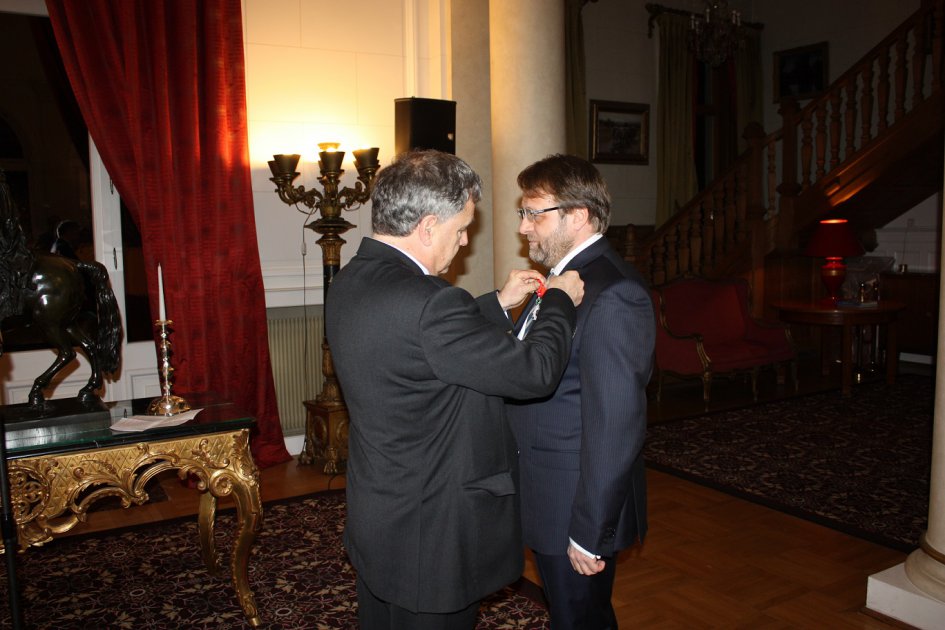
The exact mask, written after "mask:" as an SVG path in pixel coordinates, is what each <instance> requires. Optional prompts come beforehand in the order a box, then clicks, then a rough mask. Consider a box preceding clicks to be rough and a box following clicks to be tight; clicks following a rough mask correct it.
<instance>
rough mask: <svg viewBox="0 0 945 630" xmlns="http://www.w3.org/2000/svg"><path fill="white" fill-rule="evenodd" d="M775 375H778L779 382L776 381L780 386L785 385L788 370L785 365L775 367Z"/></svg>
mask: <svg viewBox="0 0 945 630" xmlns="http://www.w3.org/2000/svg"><path fill="white" fill-rule="evenodd" d="M774 371H775V374H777V380H776V381H775V382H776V383H777V384H778V385H784V383H786V382H787V381H786V379H787V370H786V369H785V365H784V364H783V363H778V364H777V365H775V366H774Z"/></svg>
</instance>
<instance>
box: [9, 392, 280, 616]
mask: <svg viewBox="0 0 945 630" xmlns="http://www.w3.org/2000/svg"><path fill="white" fill-rule="evenodd" d="M187 399H188V401H189V402H191V404H192V406H193V407H194V408H202V409H203V411H201V412H200V413H199V414H198V415H197V417H196V418H194V419H193V420H190V421H188V422H187V423H185V424H182V425H179V426H176V427H164V428H158V429H149V430H148V431H144V432H136V433H123V432H117V431H113V430H111V429H109V427H110V426H111V424H112V423H113V422H114V420H116V419H117V418H120V417H121V416H122V415H137V414H141V413H143V412H144V409H146V407H147V404H148V402H149V401H148V400H135V401H126V402H122V403H109V404H108V405H107V406H106V407H105V408H104V409H103V410H101V411H99V412H97V413H90V414H84V415H77V416H73V417H71V418H69V419H68V420H67V421H66V423H64V424H56V423H55V422H52V421H49V422H35V421H32V420H30V419H29V418H24V419H23V421H22V422H17V419H18V418H17V417H16V416H17V415H27V413H26V411H25V406H23V405H10V406H7V407H4V408H2V415H3V416H4V418H3V420H4V421H5V422H6V425H7V442H6V444H7V454H8V460H9V461H8V465H9V480H10V495H11V502H12V504H13V512H14V516H15V519H16V525H17V539H18V545H19V548H20V551H25V550H26V549H28V548H29V547H31V546H38V545H43V544H45V543H47V542H49V541H51V540H52V539H53V537H54V536H55V535H56V534H62V533H64V532H67V531H69V530H70V529H72V528H73V527H75V526H76V525H77V524H78V523H80V522H83V521H85V519H86V515H87V513H88V509H89V507H90V506H91V505H92V504H93V503H94V502H95V501H97V500H99V499H102V498H104V497H109V496H113V497H119V498H120V499H121V503H122V506H123V507H129V506H131V505H132V504H134V505H140V504H142V503H145V502H146V501H147V500H148V495H147V492H145V489H144V488H145V485H146V484H147V483H148V481H150V480H151V479H152V478H153V477H154V476H155V475H158V474H159V473H162V472H164V471H166V470H174V471H176V472H177V475H178V476H179V477H180V478H181V479H184V478H188V477H190V478H192V479H196V480H197V481H196V487H197V490H198V491H200V492H202V493H203V494H202V495H201V497H200V507H199V513H198V517H197V524H198V530H199V537H200V547H201V557H202V559H203V562H204V564H205V565H206V566H207V569H208V571H209V572H210V574H211V575H213V576H214V577H223V576H224V571H223V568H222V566H221V564H220V561H219V559H218V557H217V553H216V547H215V545H214V536H213V527H214V520H215V516H216V504H217V499H218V498H220V497H232V498H233V499H234V501H235V503H236V515H237V523H238V527H239V531H238V534H237V536H236V543H235V547H234V549H233V553H232V555H231V560H230V574H231V579H232V582H233V587H234V588H235V590H236V594H237V597H238V598H239V603H240V606H241V608H242V609H243V613H244V614H245V615H246V618H247V619H248V621H249V623H250V624H251V625H252V626H258V625H259V624H260V618H259V613H258V610H257V608H256V602H255V599H254V598H253V594H252V591H251V590H250V586H249V578H248V572H247V571H248V567H247V562H248V560H249V552H250V547H251V546H252V543H253V541H254V540H255V538H256V534H257V533H258V532H259V530H260V528H261V527H262V503H261V502H260V499H259V472H258V470H257V468H256V464H255V463H254V462H253V459H252V456H251V454H250V449H249V430H250V427H251V426H252V425H253V423H254V422H255V420H254V419H253V418H252V417H251V416H249V415H247V414H245V413H243V412H241V411H239V410H238V409H237V408H236V407H235V406H234V405H232V404H229V403H220V402H214V401H213V400H212V399H209V398H205V397H200V396H188V397H187ZM43 425H45V426H43ZM0 546H2V543H0Z"/></svg>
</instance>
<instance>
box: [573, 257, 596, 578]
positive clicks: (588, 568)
mask: <svg viewBox="0 0 945 630" xmlns="http://www.w3.org/2000/svg"><path fill="white" fill-rule="evenodd" d="M568 273H571V272H570V271H569V272H568ZM568 560H570V561H571V566H572V567H574V570H575V571H577V572H578V573H580V574H581V575H594V574H595V573H600V572H601V571H603V570H604V561H603V560H597V559H596V558H592V557H591V556H588V555H586V554H584V553H582V552H581V551H579V550H577V549H575V548H574V545H568Z"/></svg>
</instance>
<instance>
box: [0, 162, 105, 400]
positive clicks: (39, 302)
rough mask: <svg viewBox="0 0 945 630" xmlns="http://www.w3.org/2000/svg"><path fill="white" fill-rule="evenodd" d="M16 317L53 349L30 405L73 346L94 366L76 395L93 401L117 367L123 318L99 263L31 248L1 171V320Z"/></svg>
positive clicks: (0, 349) (40, 396) (73, 355)
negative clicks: (36, 250)
mask: <svg viewBox="0 0 945 630" xmlns="http://www.w3.org/2000/svg"><path fill="white" fill-rule="evenodd" d="M15 315H19V316H21V318H22V319H23V321H24V323H25V324H32V325H33V326H36V327H37V328H38V329H39V330H40V331H41V332H42V333H43V336H44V337H45V339H46V341H48V342H49V343H50V345H52V347H53V348H54V349H55V350H56V351H57V354H56V359H55V361H53V363H52V365H50V366H49V368H48V369H46V371H45V372H43V373H42V374H40V375H39V376H38V377H37V378H36V380H34V381H33V387H32V388H31V389H30V394H29V405H30V407H33V408H41V407H43V406H44V404H45V397H44V394H43V390H44V389H46V388H47V387H48V386H49V384H50V382H51V381H52V379H53V377H54V376H55V375H56V374H58V373H59V372H60V371H61V370H62V369H63V368H64V367H66V366H67V365H69V363H71V362H72V361H73V360H75V358H76V351H75V346H76V345H78V346H79V347H80V348H82V351H83V352H84V353H85V355H86V356H87V357H88V359H89V363H90V365H91V368H92V374H91V376H90V377H89V380H88V383H86V385H85V386H84V387H83V388H82V389H80V390H79V393H78V396H77V398H78V399H79V401H80V402H82V403H84V404H86V405H90V404H92V403H94V402H97V401H98V400H99V398H98V395H97V394H96V391H97V390H98V389H100V388H101V387H102V384H103V378H104V377H103V375H104V374H109V373H112V372H114V371H116V370H117V369H118V365H119V361H120V349H121V337H122V330H121V318H120V317H119V313H118V303H117V302H116V300H115V294H114V293H113V292H112V288H111V285H110V284H109V282H108V272H107V270H106V269H105V266H104V265H102V264H101V263H97V262H83V261H80V260H72V259H70V258H65V257H63V256H59V255H57V254H42V253H34V252H32V251H31V250H30V249H29V247H28V246H27V244H26V237H25V235H24V233H23V229H22V227H21V226H20V223H19V221H18V217H17V212H16V207H15V204H14V202H13V198H12V196H11V194H10V189H9V186H8V185H7V182H6V176H5V175H4V174H3V172H2V171H0V324H2V323H3V321H4V320H6V319H7V318H9V317H12V316H15ZM2 353H3V340H2V338H0V355H2Z"/></svg>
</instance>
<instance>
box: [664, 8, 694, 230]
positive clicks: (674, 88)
mask: <svg viewBox="0 0 945 630" xmlns="http://www.w3.org/2000/svg"><path fill="white" fill-rule="evenodd" d="M655 21H656V24H657V26H658V27H659V55H660V58H659V75H658V76H659V90H658V93H657V104H656V110H657V114H656V117H657V122H656V146H658V147H659V157H658V158H657V162H656V173H657V189H656V220H655V224H656V226H657V227H659V226H660V225H662V224H663V223H665V222H666V221H667V220H668V219H669V218H670V217H671V216H673V214H675V213H676V209H677V208H678V207H679V206H682V205H683V204H685V203H686V202H688V201H689V200H690V199H692V197H693V196H695V194H696V192H697V191H698V183H697V179H696V163H695V158H694V156H693V137H692V125H693V117H692V103H693V69H692V63H693V62H692V55H691V54H690V52H689V44H688V40H687V37H688V34H689V16H688V15H677V14H674V13H669V12H662V13H660V14H659V15H658V16H657V17H656V20H655Z"/></svg>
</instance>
